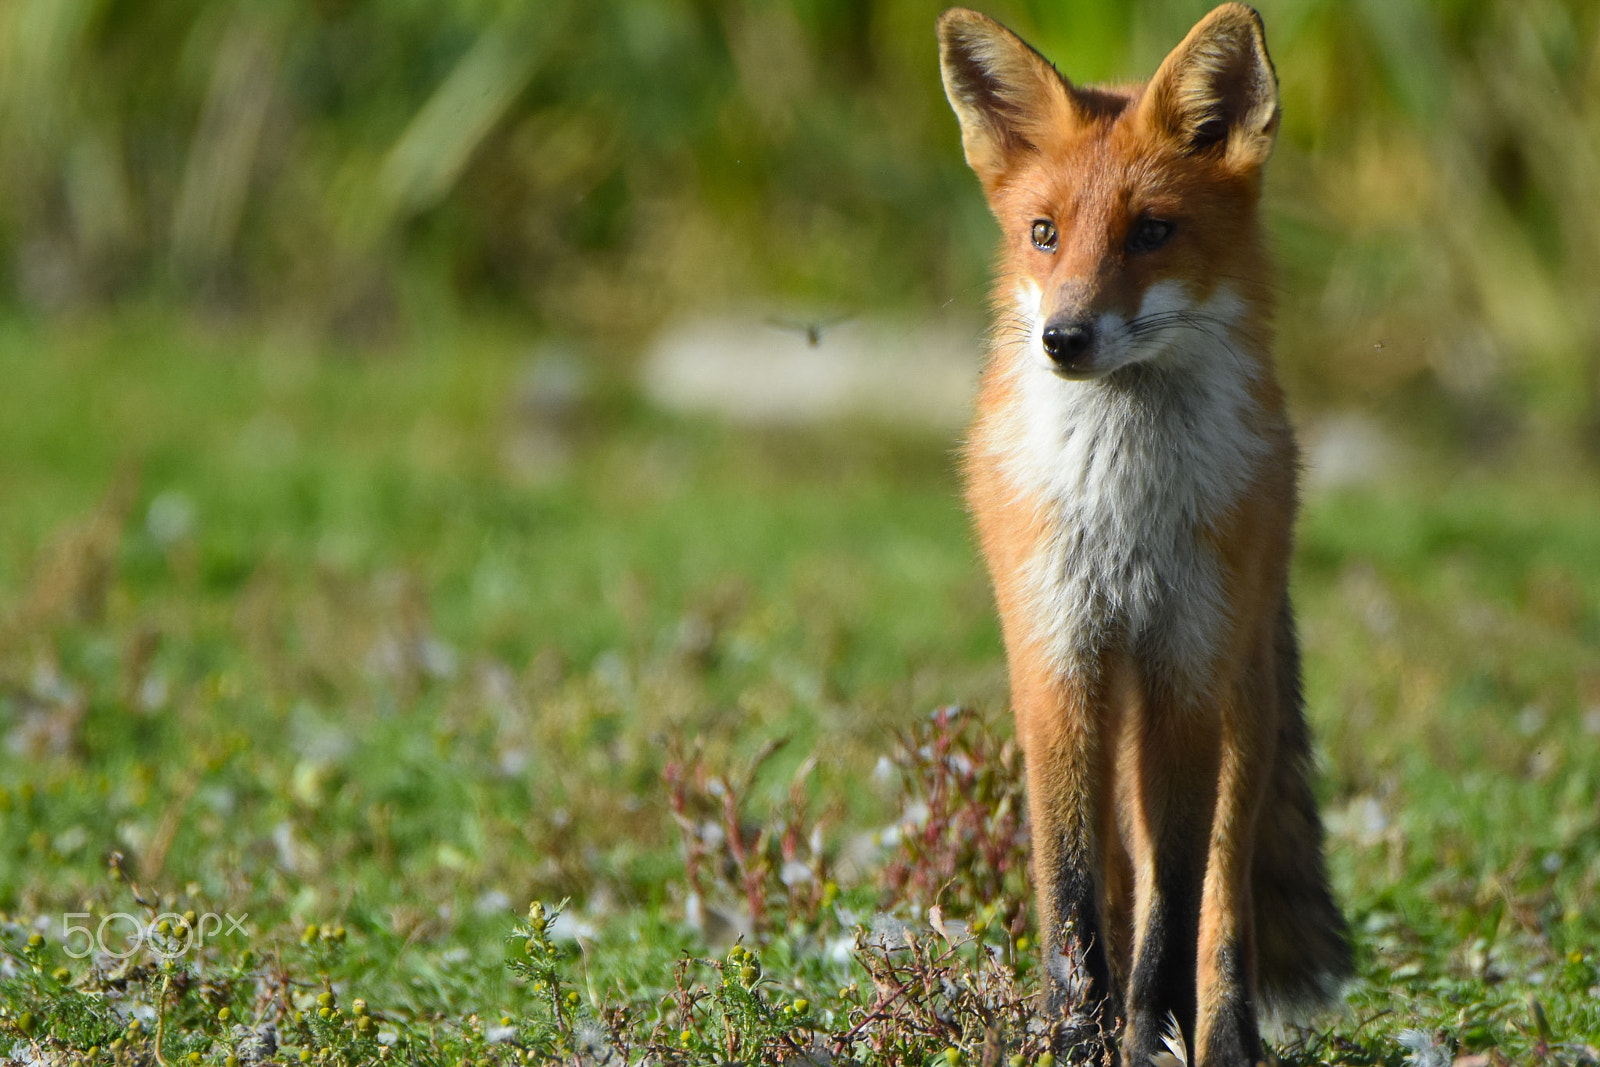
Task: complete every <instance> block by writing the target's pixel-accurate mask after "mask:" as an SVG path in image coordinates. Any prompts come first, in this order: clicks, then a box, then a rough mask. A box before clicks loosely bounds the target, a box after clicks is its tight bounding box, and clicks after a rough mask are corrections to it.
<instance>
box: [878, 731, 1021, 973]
mask: <svg viewBox="0 0 1600 1067" xmlns="http://www.w3.org/2000/svg"><path fill="white" fill-rule="evenodd" d="M891 764H892V765H893V767H894V769H895V772H896V773H897V774H898V776H899V778H900V781H901V789H902V792H901V796H902V801H901V813H900V818H899V820H898V822H897V824H896V837H897V838H898V847H897V848H896V850H895V851H894V852H893V853H892V854H891V855H890V857H889V859H888V861H887V862H886V863H885V864H884V867H883V870H882V872H881V874H880V875H879V877H878V882H879V884H880V885H881V886H882V888H883V891H884V906H885V907H894V906H897V905H899V904H902V903H915V904H918V905H920V906H924V907H925V906H926V905H927V904H929V903H932V902H934V901H937V902H939V903H940V904H942V905H943V906H944V908H945V910H946V911H949V912H951V913H953V914H967V915H974V916H978V917H979V918H978V919H977V920H976V922H977V923H979V924H982V925H983V926H987V925H989V924H991V923H995V922H998V923H999V924H1000V925H1001V926H1003V927H1004V929H1005V930H1006V932H1007V933H1008V934H1009V935H1010V938H1011V940H1012V941H1013V942H1015V941H1020V940H1021V939H1023V938H1025V937H1026V936H1027V935H1026V929H1027V923H1028V913H1027V903H1026V901H1027V897H1028V893H1027V870H1028V862H1027V859H1028V831H1027V821H1026V817H1025V816H1026V811H1027V808H1026V805H1025V801H1024V795H1023V774H1022V751H1021V749H1020V748H1019V747H1018V746H1017V744H1016V742H1015V741H1013V740H1011V739H1010V738H1002V737H1001V736H1000V735H999V734H998V733H996V732H995V731H994V729H993V728H992V727H991V726H990V725H989V724H988V723H987V722H986V721H985V720H984V719H983V718H982V717H981V716H979V715H976V714H974V713H973V712H970V711H967V710H965V709H963V708H955V707H945V708H940V709H938V710H937V711H935V712H934V713H933V714H932V715H930V716H929V717H928V718H927V719H926V720H924V721H923V722H921V723H919V724H917V725H915V726H913V727H912V728H911V729H910V730H908V731H906V732H905V733H903V734H901V735H900V737H899V742H898V745H897V746H896V749H895V753H894V756H893V758H892V760H891ZM979 932H981V930H980V931H979Z"/></svg>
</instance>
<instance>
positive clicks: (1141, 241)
mask: <svg viewBox="0 0 1600 1067" xmlns="http://www.w3.org/2000/svg"><path fill="white" fill-rule="evenodd" d="M1171 236H1172V223H1170V222H1168V221H1167V220H1165V219H1153V218H1150V217H1149V216H1146V217H1144V218H1142V219H1140V220H1139V221H1138V222H1136V223H1134V224H1133V231H1132V232H1131V233H1129V234H1128V251H1130V252H1132V253H1134V254H1135V255H1138V254H1140V253H1144V252H1154V251H1155V250H1156V249H1158V248H1160V247H1161V246H1162V245H1164V244H1166V243H1167V240H1168V239H1169V238H1170V237H1171Z"/></svg>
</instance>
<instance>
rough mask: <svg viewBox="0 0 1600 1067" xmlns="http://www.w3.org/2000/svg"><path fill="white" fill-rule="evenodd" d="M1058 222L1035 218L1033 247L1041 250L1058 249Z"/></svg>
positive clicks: (1050, 250)
mask: <svg viewBox="0 0 1600 1067" xmlns="http://www.w3.org/2000/svg"><path fill="white" fill-rule="evenodd" d="M1056 240H1057V237H1056V224H1055V223H1053V222H1051V221H1050V220H1049V219H1034V220H1033V247H1035V248H1037V249H1038V250H1039V251H1041V252H1054V251H1055V250H1056Z"/></svg>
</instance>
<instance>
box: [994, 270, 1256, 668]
mask: <svg viewBox="0 0 1600 1067" xmlns="http://www.w3.org/2000/svg"><path fill="white" fill-rule="evenodd" d="M1219 300H1220V301H1225V302H1226V303H1225V305H1221V306H1219ZM1208 307H1210V310H1211V312H1213V313H1212V314H1208V315H1207V316H1206V319H1207V321H1208V323H1209V324H1210V325H1209V326H1208V328H1207V329H1205V330H1195V329H1192V328H1182V329H1177V330H1172V331H1164V332H1162V333H1160V334H1157V335H1156V336H1154V337H1143V338H1140V339H1139V340H1138V341H1137V342H1134V341H1133V340H1132V339H1131V338H1129V337H1128V336H1127V331H1126V326H1125V325H1124V324H1120V323H1118V322H1115V321H1112V322H1107V321H1104V320H1102V322H1101V323H1100V324H1099V329H1100V332H1101V334H1102V335H1103V336H1105V337H1106V338H1107V341H1106V343H1108V344H1114V343H1118V340H1119V338H1118V333H1117V328H1118V327H1119V325H1120V326H1121V327H1122V330H1123V337H1122V341H1121V343H1123V344H1125V345H1131V346H1136V348H1137V350H1136V351H1135V352H1134V353H1133V355H1132V358H1131V359H1128V360H1126V361H1125V363H1124V365H1122V366H1121V367H1120V369H1118V370H1117V371H1115V372H1114V373H1112V374H1110V375H1108V376H1107V377H1104V378H1099V379H1096V380H1090V381H1065V380H1062V379H1061V378H1058V377H1057V376H1056V375H1055V374H1054V373H1052V372H1051V371H1050V370H1049V369H1048V368H1047V365H1046V364H1045V363H1044V362H1043V361H1041V360H1039V359H1037V358H1034V356H1033V353H1032V348H1033V345H1032V344H1031V343H1030V344H1027V345H1023V346H1019V349H1018V350H1016V351H1013V352H1011V353H1009V354H1008V353H1006V352H1000V353H997V355H996V358H997V359H1002V360H1003V359H1006V358H1008V355H1009V357H1010V358H1011V359H1012V360H1013V363H1012V364H1011V365H1010V366H1009V367H1005V368H997V369H1000V370H1001V371H1002V372H1004V373H1013V374H1016V375H1017V376H1018V377H1017V380H1016V386H1017V394H1018V396H1019V397H1020V400H1019V402H1018V403H1016V404H1014V405H1012V406H1011V408H1010V409H1009V410H1007V411H1005V412H1002V413H999V414H997V415H994V416H992V417H991V419H990V421H989V423H988V425H987V426H986V427H985V432H984V439H985V441H986V445H987V447H989V448H991V449H994V450H997V451H998V453H999V455H998V457H997V458H999V460H1000V463H1001V469H1002V471H1004V473H1005V475H1006V476H1007V478H1008V479H1009V480H1011V481H1012V482H1013V483H1014V484H1015V485H1016V487H1017V489H1018V490H1019V492H1021V493H1024V494H1026V495H1027V496H1029V497H1031V498H1033V499H1035V500H1037V501H1039V506H1041V507H1043V508H1045V509H1048V511H1049V512H1050V515H1049V519H1050V521H1049V523H1048V524H1047V525H1048V527H1049V528H1050V529H1051V530H1053V531H1055V532H1054V534H1053V536H1051V537H1050V538H1049V539H1048V540H1046V541H1045V542H1044V543H1042V544H1041V545H1039V546H1038V547H1037V548H1036V549H1035V551H1034V554H1033V557H1032V559H1031V560H1030V561H1029V563H1028V575H1027V586H1028V589H1029V600H1030V602H1031V603H1030V612H1031V614H1032V616H1033V620H1032V621H1033V627H1034V633H1035V635H1036V636H1037V637H1038V638H1039V639H1041V640H1042V642H1043V643H1044V645H1045V647H1046V649H1048V650H1049V653H1050V654H1051V656H1052V657H1053V658H1055V659H1056V660H1057V662H1059V663H1060V664H1061V666H1062V667H1064V668H1070V667H1072V666H1073V665H1075V664H1082V663H1086V662H1087V661H1088V658H1089V657H1092V656H1093V655H1094V654H1095V653H1097V652H1098V651H1099V650H1100V649H1102V648H1103V647H1105V646H1106V644H1107V643H1108V642H1112V641H1119V642H1126V643H1127V645H1128V647H1129V648H1130V650H1131V651H1133V652H1134V653H1135V654H1136V655H1137V656H1138V657H1139V658H1140V659H1141V661H1142V662H1144V663H1146V664H1147V665H1149V666H1151V667H1154V668H1156V669H1160V670H1163V671H1165V672H1167V673H1169V674H1170V675H1171V676H1172V677H1174V678H1175V679H1176V678H1184V679H1191V680H1199V679H1201V678H1203V677H1205V676H1206V675H1208V674H1209V673H1210V671H1211V670H1212V668H1213V663H1214V660H1215V655H1216V649H1217V641H1218V639H1219V637H1220V634H1221V632H1222V630H1223V625H1224V623H1225V622H1226V618H1227V606H1226V599H1225V597H1224V596H1223V590H1222V581H1223V578H1222V575H1221V573H1220V563H1219V561H1218V560H1217V558H1216V555H1215V553H1214V551H1213V550H1212V549H1211V548H1210V546H1209V544H1208V543H1207V541H1206V539H1205V537H1204V536H1203V533H1204V531H1205V529H1206V527H1208V526H1209V525H1211V524H1212V523H1214V522H1215V521H1216V520H1217V519H1218V518H1219V517H1221V516H1222V515H1223V514H1224V513H1225V512H1226V511H1227V510H1228V509H1229V508H1230V507H1232V506H1233V504H1234V503H1235V502H1236V501H1237V500H1238V498H1239V496H1240V494H1241V493H1242V492H1244V490H1245V488H1246V486H1247V485H1248V484H1249V482H1250V481H1251V479H1252V477H1253V476H1254V473H1255V471H1256V468H1257V464H1258V463H1259V462H1260V460H1261V458H1262V456H1263V455H1264V454H1265V453H1266V450H1267V445H1266V443H1265V442H1264V440H1263V439H1262V438H1261V436H1260V434H1259V433H1258V432H1257V430H1256V429H1255V426H1256V424H1257V419H1256V417H1255V416H1256V405H1255V403H1254V401H1253V400H1252V398H1251V394H1250V384H1251V381H1252V368H1253V366H1254V365H1253V364H1252V363H1251V362H1250V361H1249V360H1247V359H1245V358H1243V357H1241V355H1240V354H1239V349H1238V347H1237V345H1236V343H1235V339H1234V338H1232V337H1230V336H1229V335H1228V333H1226V332H1225V326H1226V325H1227V324H1228V323H1229V319H1230V318H1231V317H1232V315H1231V314H1230V315H1228V316H1227V317H1224V315H1222V314H1217V313H1216V312H1219V311H1225V312H1230V313H1234V314H1236V309H1237V308H1238V303H1237V301H1236V300H1234V299H1233V298H1232V297H1231V296H1228V295H1227V294H1223V295H1222V297H1220V298H1213V300H1212V301H1210V302H1208ZM1030 342H1031V339H1030Z"/></svg>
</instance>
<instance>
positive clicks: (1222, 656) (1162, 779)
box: [939, 4, 1350, 1067]
mask: <svg viewBox="0 0 1600 1067" xmlns="http://www.w3.org/2000/svg"><path fill="white" fill-rule="evenodd" d="M939 58H940V65H941V68H942V72H943V77H944V86H945V92H946V95H947V96H948V97H949V99H950V104H951V106H952V107H953V108H954V109H955V113H956V116H957V118H958V119H959V120H960V126H961V142H962V147H963V149H964V151H965V154H966V159H967V162H968V164H969V165H970V166H971V167H972V169H973V171H975V172H976V174H977V176H978V178H979V180H980V181H981V182H982V185H983V190H984V193H985V194H986V195H987V197H988V200H989V205H990V207H991V209H992V210H993V212H994V215H995V218H996V219H997V220H998V221H999V224H1000V227H1001V230H1002V233H1003V237H1002V243H1001V255H1000V263H999V268H998V279H997V281H996V285H995V292H994V305H995V309H996V318H997V325H996V327H995V330H994V333H993V337H992V341H991V345H990V354H989V358H988V362H987V366H986V368H985V370H984V374H983V382H982V386H981V389H980V392H979V397H978V402H977V417H976V421H975V423H974V425H973V427H972V431H971V434H970V437H969V439H968V442H967V445H966V448H965V456H964V460H965V474H966V499H967V503H968V506H969V507H970V509H971V511H972V514H973V516H974V518H975V520H976V526H977V531H978V538H979V542H980V545H981V548H982V552H983V555H984V557H985V561H986V563H987V565H988V569H989V574H990V577H991V579H992V581H993V584H994V590H995V599H996V601H997V605H998V608H999V612H1000V618H1001V629H1002V632H1003V636H1004V640H1005V647H1006V654H1007V659H1008V663H1009V669H1010V678H1011V694H1012V704H1013V706H1014V709H1015V712H1016V719H1017V732H1018V736H1019V738H1020V740H1021V743H1022V745H1023V750H1024V753H1025V755H1026V766H1027V777H1028V782H1027V785H1028V797H1029V801H1028V803H1029V816H1030V820H1031V824H1032V831H1031V832H1032V842H1033V856H1032V862H1033V874H1034V883H1035V892H1036V897H1037V914H1038V919H1039V924H1040V927H1039V928H1040V934H1041V937H1040V940H1041V942H1042V943H1043V945H1044V950H1045V952H1046V953H1048V954H1049V955H1048V956H1047V962H1049V963H1050V966H1049V967H1048V968H1047V970H1048V971H1049V973H1050V974H1051V975H1052V979H1051V982H1050V984H1051V989H1052V996H1051V1001H1052V1005H1053V1007H1052V1011H1056V1010H1058V1009H1059V1007H1060V1006H1061V1005H1062V1004H1063V1002H1064V1001H1067V1000H1070V999H1072V997H1073V996H1075V995H1082V993H1083V992H1084V991H1083V990H1082V989H1079V990H1069V989H1067V988H1064V986H1065V985H1066V984H1069V979H1070V976H1072V975H1081V976H1086V983H1087V992H1088V999H1089V1003H1091V1004H1093V1005H1095V1010H1096V1011H1097V1012H1098V1021H1099V1023H1100V1024H1101V1026H1103V1027H1104V1028H1105V1029H1106V1031H1107V1032H1110V1031H1113V1030H1115V1029H1116V1028H1117V1026H1118V1024H1119V1023H1120V1026H1121V1030H1120V1039H1119V1040H1120V1046H1121V1049H1122V1057H1123V1062H1124V1063H1127V1064H1139V1065H1141V1067H1143V1065H1144V1064H1146V1063H1148V1062H1150V1059H1149V1057H1153V1056H1156V1055H1158V1054H1159V1053H1161V1052H1162V1051H1163V1042H1162V1039H1163V1036H1164V1031H1165V1030H1166V1028H1167V1027H1168V1026H1169V1025H1170V1024H1169V1022H1168V1020H1169V1018H1171V1019H1175V1020H1176V1022H1177V1026H1178V1028H1179V1029H1181V1031H1182V1036H1183V1040H1184V1043H1185V1046H1186V1051H1187V1055H1188V1057H1189V1059H1188V1062H1190V1063H1197V1064H1206V1065H1229V1067H1232V1065H1238V1064H1254V1063H1256V1062H1258V1061H1259V1060H1260V1059H1261V1055H1262V1053H1261V1040H1260V1036H1259V1030H1258V1026H1257V1015H1256V1013H1257V1007H1258V1005H1261V1004H1266V1005H1269V1006H1273V1007H1278V1006H1286V1007H1288V1006H1295V1005H1297V1004H1302V1003H1306V1002H1314V1001H1316V1000H1318V999H1321V998H1323V997H1325V996H1328V995H1330V994H1331V993H1332V992H1334V991H1335V990H1336V989H1337V986H1338V984H1339V981H1340V980H1341V979H1343V978H1345V977H1346V976H1347V975H1348V974H1349V971H1350V949H1349V945H1348V941H1347V936H1346V928H1345V923H1344V920H1343V918H1342V917H1341V915H1340V913H1339V910H1338V908H1337V906H1336V905H1335V903H1334V901H1333V897H1332V894H1331V892H1330V890H1329V887H1328V879H1327V873H1326V869H1325V866H1324V861H1323V855H1322V838H1323V831H1322V824H1321V821H1320V819H1319V817H1318V814H1317V809H1316V804H1315V800H1314V798H1313V796H1312V792H1311V787H1310V785H1309V782H1308V776H1309V772H1310V763H1311V754H1310V740H1309V737H1308V735H1307V728H1306V723H1305V714H1304V709H1303V706H1302V699H1301V692H1300V664H1299V651H1298V641H1297V638H1296V635H1295V626H1294V618H1293V615H1292V612H1291V610H1290V605H1289V599H1288V588H1287V586H1288V568H1289V555H1290V542H1291V538H1292V533H1293V531H1292V527H1293V523H1294V514H1295V507H1296V477H1297V470H1298V455H1297V451H1296V446H1295V441H1294V437H1293V433H1292V431H1291V430H1290V427H1289V424H1288V420H1287V417H1286V415H1285V413H1284V402H1283V395H1282V392H1281V390H1280V388H1279V386H1278V383H1277V380H1276V378H1275V376H1274V373H1273V368H1272V361H1271V353H1270V343H1271V340H1270V333H1271V326H1270V319H1271V313H1272V296H1273V277H1272V268H1271V266H1270V264H1269V261H1268V257H1267V254H1266V251H1265V248H1264V239H1263V236H1262V227H1261V223H1260V220H1259V219H1258V217H1257V216H1258V202H1259V200H1260V195H1261V181H1262V168H1263V165H1264V164H1265V163H1266V161H1267V157H1268V156H1269V155H1270V154H1271V152H1272V148H1273V143H1274V140H1275V138H1276V134H1277V129H1278V117H1279V108H1278V96H1277V76H1276V73H1275V72H1274V69H1273V66H1272V61H1271V60H1270V59H1269V58H1268V56H1267V49H1266V41H1265V37H1264V33H1263V30H1262V25H1261V19H1260V17H1259V16H1258V15H1257V14H1256V12H1255V11H1253V10H1251V9H1250V8H1248V7H1245V6H1243V5H1242V4H1224V5H1223V6H1221V7H1219V8H1217V9H1216V10H1214V11H1213V12H1211V14H1210V15H1208V16H1207V17H1206V18H1205V19H1203V20H1202V21H1201V22H1200V23H1199V24H1198V25H1197V26H1195V28H1194V29H1193V30H1192V31H1191V32H1190V33H1189V35H1188V37H1186V38H1185V39H1184V40H1183V42H1182V43H1181V44H1179V45H1178V47H1177V48H1176V49H1175V50H1173V52H1172V53H1171V54H1170V55H1169V56H1168V57H1167V58H1166V60H1165V61H1164V62H1163V63H1162V64H1161V66H1160V68H1159V69H1158V70H1157V71H1156V73H1155V76H1154V77H1153V78H1152V79H1151V80H1150V82H1149V83H1148V84H1146V85H1144V86H1132V87H1115V88H1108V87H1099V86H1077V85H1073V84H1072V83H1071V82H1070V81H1068V80H1067V79H1066V78H1064V77H1062V76H1061V75H1059V74H1058V73H1057V72H1056V70H1055V68H1054V67H1053V66H1052V65H1051V64H1050V63H1049V62H1048V61H1047V60H1045V59H1044V58H1043V57H1042V56H1040V55H1039V54H1038V53H1037V52H1035V51H1034V50H1033V49H1032V48H1030V47H1029V46H1028V45H1027V44H1025V43H1024V42H1023V41H1022V40H1021V39H1019V38H1018V37H1016V36H1014V35H1013V34H1012V33H1011V32H1010V31H1009V30H1007V29H1005V28H1004V27H1003V26H1001V25H999V24H998V23H996V22H994V21H992V20H991V19H989V18H987V17H985V16H983V15H980V14H977V13H976V12H972V11H966V10H962V9H959V8H957V9H952V10H950V11H947V12H945V14H944V15H943V16H942V17H941V18H940V19H939ZM1057 1040H1058V1042H1059V1043H1061V1044H1063V1045H1071V1044H1073V1037H1072V1034H1071V1033H1070V1032H1068V1031H1067V1030H1066V1029H1062V1030H1058V1038H1057Z"/></svg>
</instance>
